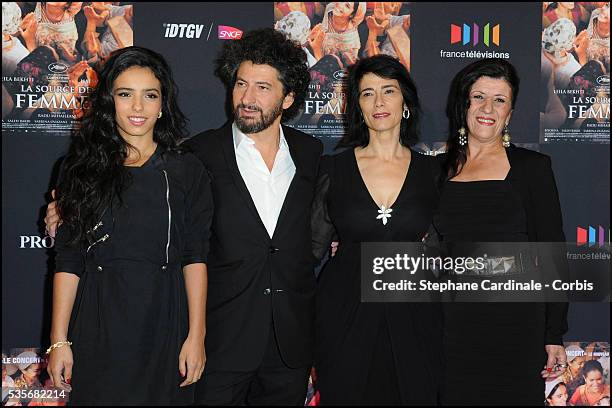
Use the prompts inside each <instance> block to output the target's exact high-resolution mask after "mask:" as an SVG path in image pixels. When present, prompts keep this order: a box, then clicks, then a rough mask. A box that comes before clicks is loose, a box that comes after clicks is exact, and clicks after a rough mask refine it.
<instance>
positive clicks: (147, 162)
mask: <svg viewBox="0 0 612 408" xmlns="http://www.w3.org/2000/svg"><path fill="white" fill-rule="evenodd" d="M160 152H161V148H160V147H159V143H158V144H157V146H155V150H153V153H151V155H150V156H149V158H148V159H147V160H145V162H144V163H142V164H141V165H140V166H126V165H124V166H123V167H127V168H128V169H144V168H146V167H149V166H150V165H151V164H152V163H153V158H155V157H157V156H159V154H160Z"/></svg>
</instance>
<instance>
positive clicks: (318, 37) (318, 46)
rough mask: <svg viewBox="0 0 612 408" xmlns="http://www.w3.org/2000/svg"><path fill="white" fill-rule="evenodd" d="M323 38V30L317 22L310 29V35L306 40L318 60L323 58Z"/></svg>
mask: <svg viewBox="0 0 612 408" xmlns="http://www.w3.org/2000/svg"><path fill="white" fill-rule="evenodd" d="M324 39H325V32H324V31H323V27H322V26H321V23H319V24H317V25H316V26H314V27H313V28H312V30H310V35H309V36H308V39H307V40H306V42H307V43H308V45H309V46H310V49H311V50H312V54H313V56H314V57H315V58H316V59H317V60H320V59H321V58H323V40H324Z"/></svg>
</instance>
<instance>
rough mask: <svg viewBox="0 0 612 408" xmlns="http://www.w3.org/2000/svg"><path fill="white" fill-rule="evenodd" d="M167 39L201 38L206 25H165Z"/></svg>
mask: <svg viewBox="0 0 612 408" xmlns="http://www.w3.org/2000/svg"><path fill="white" fill-rule="evenodd" d="M164 27H166V33H165V34H164V37H166V38H177V37H178V38H200V36H201V35H202V31H203V30H204V24H170V23H164Z"/></svg>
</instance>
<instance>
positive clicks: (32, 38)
mask: <svg viewBox="0 0 612 408" xmlns="http://www.w3.org/2000/svg"><path fill="white" fill-rule="evenodd" d="M36 30H38V22H37V21H36V18H35V17H34V13H28V14H27V15H26V16H25V17H24V18H23V20H21V24H20V25H19V35H20V36H21V38H23V41H24V42H25V46H26V48H27V49H28V50H29V51H34V49H35V48H36Z"/></svg>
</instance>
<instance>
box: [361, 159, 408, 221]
mask: <svg viewBox="0 0 612 408" xmlns="http://www.w3.org/2000/svg"><path fill="white" fill-rule="evenodd" d="M408 150H410V163H408V169H407V170H406V175H405V176H404V181H403V182H402V185H401V187H400V189H399V191H398V193H397V196H396V197H395V200H394V201H393V203H392V204H391V205H390V206H389V207H385V209H386V210H389V209H393V207H394V206H395V205H396V204H397V203H398V202H399V201H400V198H401V196H402V193H403V191H404V190H405V187H406V184H407V180H408V176H409V175H410V173H411V169H412V162H413V160H414V156H415V153H414V151H413V150H412V149H410V148H408ZM351 157H352V161H353V164H354V166H355V170H356V171H357V178H359V180H360V181H361V186H362V187H363V189H364V191H365V193H366V194H367V196H368V197H369V198H370V201H371V202H372V204H374V206H375V207H376V209H377V210H382V209H383V208H382V207H381V206H379V205H378V204H377V203H376V201H375V200H374V197H372V194H371V193H370V190H369V189H368V185H367V184H366V182H365V180H364V179H363V176H362V175H361V170H359V164H358V163H357V156H355V149H351Z"/></svg>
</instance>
